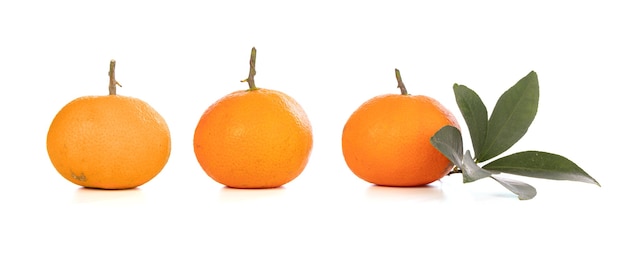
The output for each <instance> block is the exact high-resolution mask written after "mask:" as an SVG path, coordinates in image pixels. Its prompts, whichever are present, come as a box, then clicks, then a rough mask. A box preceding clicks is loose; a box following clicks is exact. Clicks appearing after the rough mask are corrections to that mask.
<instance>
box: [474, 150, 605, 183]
mask: <svg viewBox="0 0 626 269" xmlns="http://www.w3.org/2000/svg"><path fill="white" fill-rule="evenodd" d="M483 168H484V169H488V170H491V171H499V172H502V173H509V174H515V175H520V176H528V177H536V178H545V179H555V180H572V181H580V182H585V183H591V184H596V185H598V186H600V183H598V181H596V180H595V179H594V178H592V177H591V176H590V175H589V174H587V172H585V171H584V170H583V169H582V168H580V167H579V166H578V165H576V164H575V163H574V162H572V161H570V160H569V159H567V158H565V157H563V156H560V155H556V154H552V153H547V152H541V151H524V152H519V153H515V154H512V155H509V156H505V157H502V158H500V159H497V160H494V161H493V162H491V163H488V164H486V165H484V166H483Z"/></svg>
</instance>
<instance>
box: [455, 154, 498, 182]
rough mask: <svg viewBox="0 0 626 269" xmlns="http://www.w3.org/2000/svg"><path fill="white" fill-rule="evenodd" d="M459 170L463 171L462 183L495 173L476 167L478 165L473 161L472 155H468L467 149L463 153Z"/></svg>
mask: <svg viewBox="0 0 626 269" xmlns="http://www.w3.org/2000/svg"><path fill="white" fill-rule="evenodd" d="M461 171H462V172H463V183H470V182H474V181H476V180H479V179H482V178H486V177H490V176H491V175H493V174H495V173H497V172H494V171H488V170H485V169H482V168H480V167H478V165H477V164H476V163H475V162H474V159H472V155H470V152H469V150H468V151H466V152H465V155H463V164H462V165H461Z"/></svg>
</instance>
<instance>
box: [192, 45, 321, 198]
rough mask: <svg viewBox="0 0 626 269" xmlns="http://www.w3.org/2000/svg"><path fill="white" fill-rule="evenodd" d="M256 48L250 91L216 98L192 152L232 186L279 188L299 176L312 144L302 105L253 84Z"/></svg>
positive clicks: (197, 132)
mask: <svg viewBox="0 0 626 269" xmlns="http://www.w3.org/2000/svg"><path fill="white" fill-rule="evenodd" d="M255 61H256V49H255V48H252V53H251V57H250V74H249V76H248V78H247V79H245V80H243V81H242V82H248V84H249V86H250V88H249V89H248V90H240V91H235V92H232V93H230V94H228V95H226V96H224V97H222V98H221V99H219V100H217V101H216V102H215V103H213V104H212V105H211V106H210V107H209V108H208V109H207V110H206V111H205V112H204V114H203V115H202V116H201V118H200V120H199V122H198V124H197V126H196V130H195V133H194V138H193V142H194V152H195V155H196V159H197V160H198V163H199V164H200V166H201V167H202V169H203V170H204V171H205V172H206V174H207V175H208V176H209V177H211V178H212V179H213V180H215V181H216V182H218V183H221V184H223V185H225V186H228V187H231V188H245V189H256V188H275V187H280V186H282V185H284V184H286V183H288V182H290V181H292V180H293V179H295V178H296V177H297V176H299V175H300V174H301V173H302V171H303V170H304V168H305V166H306V164H307V163H308V159H309V156H310V153H311V149H312V146H313V135H312V131H311V124H310V122H309V119H308V117H307V115H306V113H305V111H304V109H303V108H302V107H301V106H300V105H299V104H298V103H297V102H296V100H295V99H293V98H292V97H290V96H289V95H287V94H285V93H283V92H280V91H276V90H270V89H263V88H257V87H256V86H255V84H254V75H255V74H256V70H255Z"/></svg>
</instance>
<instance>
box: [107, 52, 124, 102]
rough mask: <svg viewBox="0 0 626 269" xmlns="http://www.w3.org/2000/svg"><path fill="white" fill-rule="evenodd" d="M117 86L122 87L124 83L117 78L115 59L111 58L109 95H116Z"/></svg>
mask: <svg viewBox="0 0 626 269" xmlns="http://www.w3.org/2000/svg"><path fill="white" fill-rule="evenodd" d="M115 86H120V87H122V84H120V83H119V82H117V80H115V60H111V64H110V65H109V95H116V94H117V88H116V87H115Z"/></svg>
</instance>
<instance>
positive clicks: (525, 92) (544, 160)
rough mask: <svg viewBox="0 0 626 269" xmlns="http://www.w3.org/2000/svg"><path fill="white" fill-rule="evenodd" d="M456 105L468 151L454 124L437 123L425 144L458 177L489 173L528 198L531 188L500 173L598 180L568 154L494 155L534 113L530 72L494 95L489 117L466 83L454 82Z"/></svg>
mask: <svg viewBox="0 0 626 269" xmlns="http://www.w3.org/2000/svg"><path fill="white" fill-rule="evenodd" d="M453 89H454V95H455V97H456V102H457V105H458V106H459V109H460V110H461V113H462V114H463V118H464V119H465V122H466V124H467V127H468V131H469V134H470V137H471V140H472V146H473V148H474V156H472V155H471V153H470V151H469V150H467V151H465V152H464V150H463V139H462V137H461V132H460V130H459V129H457V128H456V127H453V126H445V127H443V128H441V129H440V130H439V131H438V132H437V133H435V135H434V136H433V137H432V138H431V140H430V142H431V144H432V145H433V146H434V147H435V148H437V149H438V150H439V151H440V152H441V153H442V154H443V155H445V156H446V157H447V158H448V159H449V160H450V161H451V162H452V163H453V164H454V165H455V167H454V168H453V170H452V172H451V174H452V173H462V174H463V182H464V183H469V182H474V181H476V180H479V179H482V178H487V177H488V178H492V179H494V180H495V181H497V182H498V183H500V184H502V186H504V187H505V188H507V189H508V190H510V191H511V192H513V193H515V194H516V195H517V196H518V198H519V199H520V200H528V199H532V198H534V197H535V195H537V190H536V189H535V188H534V187H533V186H531V185H529V184H527V183H524V182H521V181H518V180H513V179H510V178H506V176H505V174H513V175H520V176H526V177H534V178H545V179H554V180H571V181H579V182H585V183H592V184H595V185H598V186H600V183H598V181H596V180H595V179H594V178H592V177H591V176H590V175H589V174H587V173H586V172H585V171H584V170H583V169H582V168H580V167H579V166H578V165H576V164H575V163H574V162H572V161H570V160H569V159H567V158H565V157H563V156H560V155H557V154H553V153H548V152H543V151H524V152H518V153H514V154H511V155H508V156H504V157H501V158H498V159H496V160H493V161H491V162H489V163H487V164H485V165H482V167H481V166H479V164H481V163H483V162H485V161H489V160H492V159H494V158H495V157H498V156H499V155H500V154H502V153H503V152H505V151H506V150H508V149H509V148H511V146H513V145H514V144H515V143H517V142H518V141H519V140H520V138H522V136H524V135H525V134H526V131H527V130H528V127H529V126H530V124H531V123H532V121H533V120H534V118H535V116H536V114H537V107H538V105H539V82H538V79H537V74H536V73H535V72H534V71H531V72H530V73H529V74H528V75H526V76H525V77H524V78H522V79H520V80H519V81H518V82H517V83H516V84H515V85H513V86H512V87H511V88H510V89H508V90H507V91H505V92H504V93H503V94H502V96H500V98H499V99H498V101H497V103H496V106H495V107H494V109H493V112H492V113H491V116H490V117H489V116H488V114H487V109H486V108H485V105H484V104H483V102H482V100H481V99H480V97H479V96H478V94H476V92H474V91H473V90H471V89H470V88H468V87H466V86H464V85H458V84H454V87H453Z"/></svg>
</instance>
